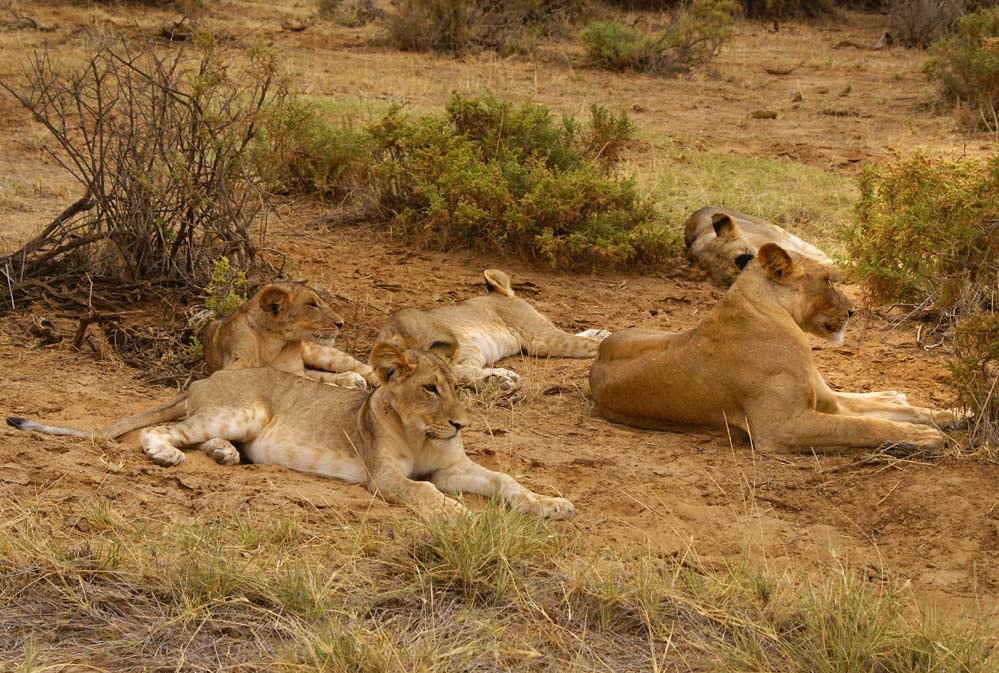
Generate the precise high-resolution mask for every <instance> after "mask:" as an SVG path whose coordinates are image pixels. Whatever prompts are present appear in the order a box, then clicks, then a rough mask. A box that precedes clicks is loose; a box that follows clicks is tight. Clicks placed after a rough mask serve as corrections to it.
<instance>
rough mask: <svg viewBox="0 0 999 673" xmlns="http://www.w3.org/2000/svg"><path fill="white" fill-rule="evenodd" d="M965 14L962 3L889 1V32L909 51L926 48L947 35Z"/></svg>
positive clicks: (959, 0) (957, 0)
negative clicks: (909, 48)
mask: <svg viewBox="0 0 999 673" xmlns="http://www.w3.org/2000/svg"><path fill="white" fill-rule="evenodd" d="M964 11H965V2H964V0H892V1H891V3H890V4H889V5H888V31H889V32H890V33H891V35H892V37H893V38H895V39H896V40H898V41H899V42H901V43H902V44H904V45H906V46H908V47H927V46H929V44H930V43H931V42H933V41H934V40H935V39H937V38H938V37H941V36H943V35H947V34H949V33H950V32H951V31H952V30H953V29H954V27H955V26H956V25H957V21H958V19H960V18H961V16H962V15H963V14H964Z"/></svg>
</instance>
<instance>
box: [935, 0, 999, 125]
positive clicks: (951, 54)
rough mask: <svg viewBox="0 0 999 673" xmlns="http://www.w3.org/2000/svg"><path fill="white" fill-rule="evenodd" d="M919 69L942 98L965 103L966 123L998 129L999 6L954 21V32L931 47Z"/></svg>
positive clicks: (964, 114)
mask: <svg viewBox="0 0 999 673" xmlns="http://www.w3.org/2000/svg"><path fill="white" fill-rule="evenodd" d="M923 70H924V72H925V73H926V75H927V76H928V77H929V78H930V79H932V80H935V81H937V82H939V83H940V85H941V87H942V90H943V95H944V97H945V98H946V99H948V100H952V101H959V102H961V103H963V104H964V105H967V106H968V109H966V110H965V111H964V112H963V117H964V121H965V122H966V123H968V124H970V125H972V126H975V127H984V128H987V129H989V130H991V131H997V132H999V7H994V8H991V9H984V10H981V11H979V12H975V13H973V14H969V15H967V16H965V17H963V18H962V19H961V20H960V21H958V23H957V31H956V33H955V35H953V36H951V37H948V38H945V39H942V40H940V41H938V42H936V43H935V44H934V45H933V46H932V47H931V49H930V59H929V60H928V61H927V62H926V64H925V65H924V66H923ZM969 113H970V114H969Z"/></svg>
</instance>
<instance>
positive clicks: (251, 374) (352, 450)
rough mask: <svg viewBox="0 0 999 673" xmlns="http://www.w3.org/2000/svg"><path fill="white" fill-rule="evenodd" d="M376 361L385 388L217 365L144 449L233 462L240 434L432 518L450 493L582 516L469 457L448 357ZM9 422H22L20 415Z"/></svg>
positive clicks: (445, 507)
mask: <svg viewBox="0 0 999 673" xmlns="http://www.w3.org/2000/svg"><path fill="white" fill-rule="evenodd" d="M371 362H372V364H373V365H374V369H375V372H376V375H377V376H378V379H379V381H380V382H381V385H380V386H379V387H378V388H376V389H375V390H374V392H370V393H368V392H365V391H361V390H351V389H346V388H337V387H334V386H320V385H316V384H315V383H313V382H311V381H308V380H307V379H305V378H302V377H298V376H292V375H290V374H287V373H285V372H279V371H277V370H274V369H271V368H269V367H261V368H256V369H237V370H233V369H226V370H221V371H218V372H216V373H215V374H213V375H212V376H211V377H209V378H207V379H202V380H200V381H195V382H194V383H192V384H191V388H190V391H189V392H188V396H187V400H186V402H185V403H183V404H182V405H178V407H179V408H177V409H175V413H174V416H175V418H179V417H180V416H186V418H185V420H184V421H182V422H180V423H175V424H173V425H167V426H159V427H153V428H147V429H145V430H143V431H142V434H141V435H140V437H139V441H140V443H141V444H142V450H143V452H144V453H145V454H146V455H147V456H149V458H150V459H151V460H152V461H153V462H155V463H157V464H159V465H163V466H170V465H176V464H177V463H180V462H181V461H183V460H184V454H183V453H182V452H181V450H180V449H181V447H186V446H193V445H197V444H200V445H201V448H202V449H203V450H205V451H206V452H207V453H208V454H209V455H210V456H211V457H212V458H213V459H214V460H215V461H216V462H218V463H220V464H223V465H233V464H235V463H238V462H239V453H238V451H237V450H236V447H235V446H233V444H232V442H240V443H242V445H243V447H242V448H243V452H244V454H245V455H246V457H247V458H248V459H249V460H250V461H251V462H254V463H260V464H266V465H280V466H283V467H287V468H290V469H292V470H297V471H299V472H306V473H309V474H317V475H322V476H325V477H332V478H334V479H340V480H342V481H346V482H351V483H362V484H364V485H365V486H366V487H367V488H368V490H370V491H371V492H372V493H376V494H378V495H380V496H382V497H383V498H385V500H387V501H389V502H393V503H400V504H404V505H408V506H409V507H412V508H413V509H415V510H417V511H418V512H420V513H423V514H430V513H434V512H444V513H455V512H461V511H464V509H465V508H464V506H463V505H461V504H460V503H459V502H458V501H456V500H454V499H452V498H449V497H447V496H445V495H444V494H443V493H442V492H441V491H450V492H459V493H460V492H463V493H475V494H478V495H483V496H486V497H492V496H499V497H501V498H503V500H504V501H506V502H507V503H509V504H510V505H511V506H512V507H513V508H515V509H516V510H518V511H521V512H527V513H531V514H536V515H539V516H543V517H546V518H551V519H564V518H568V517H571V516H572V515H573V506H572V503H570V502H569V501H568V500H566V499H564V498H550V497H545V496H542V495H538V494H536V493H532V492H531V491H529V490H527V489H526V488H524V487H523V486H521V485H520V484H519V483H517V481H516V480H514V479H513V478H512V477H510V476H509V475H506V474H503V473H501V472H493V471H492V470H487V469H486V468H484V467H482V466H480V465H477V464H475V463H473V462H472V461H471V460H469V459H468V457H467V456H466V455H465V450H464V446H463V444H462V441H461V429H462V428H463V427H464V426H465V425H467V424H468V414H467V412H466V411H465V410H464V409H463V408H462V407H461V404H460V403H459V402H458V399H457V396H456V394H455V389H454V376H453V374H452V373H451V371H450V370H449V369H448V366H447V364H446V363H445V362H444V361H443V360H441V359H440V358H439V357H437V356H436V355H434V354H432V353H428V352H426V351H416V350H408V351H405V352H402V351H399V350H397V349H396V348H394V347H393V346H389V345H387V344H377V345H376V346H375V348H374V349H373V350H372V351H371ZM175 404H176V403H175ZM150 413H153V414H154V415H155V413H156V410H153V412H150ZM8 423H11V424H12V425H15V426H17V427H24V425H23V423H24V422H23V421H22V419H8ZM27 423H30V421H29V422H27ZM417 476H426V477H427V478H428V479H429V481H414V479H413V477H417Z"/></svg>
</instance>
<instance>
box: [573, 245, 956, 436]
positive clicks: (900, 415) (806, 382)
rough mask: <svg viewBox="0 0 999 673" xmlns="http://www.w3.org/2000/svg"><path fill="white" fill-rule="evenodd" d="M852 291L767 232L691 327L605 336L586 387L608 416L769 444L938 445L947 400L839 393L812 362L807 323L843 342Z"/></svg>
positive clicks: (947, 417) (950, 421)
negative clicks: (744, 435) (736, 433)
mask: <svg viewBox="0 0 999 673" xmlns="http://www.w3.org/2000/svg"><path fill="white" fill-rule="evenodd" d="M851 314H852V306H851V304H850V300H849V299H848V298H847V297H846V296H844V295H843V294H842V293H841V292H840V291H839V290H838V289H836V288H835V287H834V286H833V283H832V280H831V279H830V275H829V269H828V268H826V267H825V266H823V265H822V264H819V263H818V262H816V261H814V260H811V259H809V258H807V257H804V256H802V255H799V254H797V253H793V252H792V253H788V252H786V251H785V250H783V249H782V248H781V247H779V246H777V245H775V244H773V243H767V244H766V245H764V246H763V247H761V248H760V251H759V255H758V256H757V258H756V261H753V262H751V263H750V264H749V265H748V266H747V267H746V270H745V271H743V273H742V274H741V275H740V276H739V277H738V279H736V281H735V283H734V284H733V285H732V287H731V288H730V289H729V291H728V292H727V293H726V294H725V296H724V297H722V299H721V301H719V302H718V304H717V305H716V306H715V307H714V308H713V309H712V310H711V311H710V312H709V313H708V314H707V315H706V316H705V317H704V319H703V320H702V321H701V322H700V324H698V325H697V327H695V328H694V329H692V330H690V331H688V332H683V333H680V334H675V333H669V332H661V331H658V330H651V329H628V330H622V331H620V332H615V333H614V334H613V335H611V336H610V337H608V338H607V339H606V340H605V341H604V342H603V343H602V344H600V354H599V355H598V356H597V359H596V361H595V362H594V363H593V367H592V368H591V369H590V388H591V390H592V394H593V399H594V401H595V402H596V405H597V408H598V409H599V410H600V413H601V414H603V415H604V416H605V417H606V418H607V419H609V420H611V421H615V422H618V423H625V424H627V425H634V426H638V427H643V428H676V427H677V426H685V425H687V426H689V425H715V426H722V425H725V424H731V425H734V426H737V427H739V428H742V429H743V430H744V431H746V432H748V433H749V434H750V437H751V439H752V441H753V442H754V444H755V446H756V447H758V448H760V449H763V450H779V449H807V448H809V447H811V448H815V449H821V448H825V447H878V446H880V445H881V444H883V443H885V442H906V443H912V444H916V445H919V446H924V447H927V448H938V447H941V446H943V445H944V444H945V438H944V436H943V435H942V434H941V433H940V431H939V430H938V429H937V428H938V427H944V428H953V427H956V425H957V419H956V417H955V415H954V414H953V413H952V412H950V411H936V410H933V409H922V408H919V407H912V406H909V405H908V404H907V403H906V399H905V396H904V395H900V394H899V393H896V392H894V391H891V392H877V393H852V394H851V393H839V392H835V391H833V390H831V389H830V388H829V386H828V385H826V383H825V381H824V380H823V379H822V375H821V374H819V372H818V370H817V369H816V368H815V365H814V363H813V362H812V353H811V347H810V345H809V342H808V338H807V337H806V335H805V333H806V332H808V333H811V334H814V335H817V336H820V337H824V338H827V339H829V340H830V341H832V342H833V343H836V344H838V343H841V342H842V338H843V330H844V329H845V327H846V323H847V319H848V317H849V316H850V315H851Z"/></svg>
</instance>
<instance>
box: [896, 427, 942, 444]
mask: <svg viewBox="0 0 999 673" xmlns="http://www.w3.org/2000/svg"><path fill="white" fill-rule="evenodd" d="M903 442H905V443H911V444H915V445H916V446H918V447H919V448H922V449H942V448H944V447H945V446H947V437H946V436H944V435H943V434H941V433H940V431H939V430H937V429H936V428H931V427H928V426H925V425H923V426H914V427H913V428H912V435H911V436H910V437H908V438H906V439H905V440H903Z"/></svg>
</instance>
